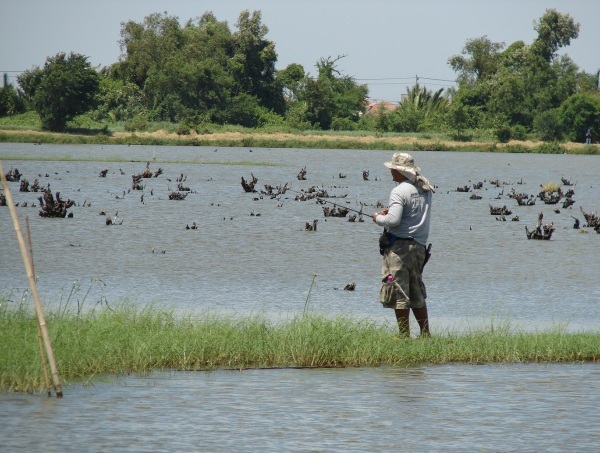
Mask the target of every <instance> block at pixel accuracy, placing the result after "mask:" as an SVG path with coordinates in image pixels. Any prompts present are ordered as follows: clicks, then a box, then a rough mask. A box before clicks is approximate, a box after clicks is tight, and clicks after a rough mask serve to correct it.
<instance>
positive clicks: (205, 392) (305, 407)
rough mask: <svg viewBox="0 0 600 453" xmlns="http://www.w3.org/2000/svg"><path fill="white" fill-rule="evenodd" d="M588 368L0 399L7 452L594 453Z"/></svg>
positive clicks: (339, 374)
mask: <svg viewBox="0 0 600 453" xmlns="http://www.w3.org/2000/svg"><path fill="white" fill-rule="evenodd" d="M599 373H600V366H599V365H598V364H585V365H533V364H529V365H510V366H505V365H485V366H478V365H445V366H425V367H414V368H375V369H372V368H369V369H362V368H358V369H354V368H353V369H327V370H322V369H321V370H290V369H284V370H249V371H248V370H247V371H243V372H233V371H216V372H172V373H152V374H151V375H149V376H118V377H116V378H113V379H111V380H110V381H107V382H102V381H101V380H99V378H96V379H95V380H94V383H93V385H87V386H84V385H77V386H72V387H69V388H68V389H67V391H66V393H65V397H64V398H63V399H62V400H57V399H56V398H53V399H48V398H46V396H42V395H37V396H31V395H22V394H10V395H6V394H4V395H0V405H1V407H2V411H0V435H1V436H2V446H3V449H4V450H5V451H14V450H23V451H30V452H58V451H60V452H79V451H127V452H138V451H140V452H142V451H143V452H147V451H206V452H217V451H240V452H253V451H286V452H287V451H290V452H291V451H294V452H304V451H361V452H362V451H415V452H417V451H461V452H462V451H479V452H491V451H493V452H498V451H505V452H509V451H514V452H540V451H544V452H562V451H593V450H595V448H596V446H597V443H598V440H599V437H600V432H599V431H598V428H597V421H598V416H599V415H600V409H598V407H600V381H599V380H598V374H599Z"/></svg>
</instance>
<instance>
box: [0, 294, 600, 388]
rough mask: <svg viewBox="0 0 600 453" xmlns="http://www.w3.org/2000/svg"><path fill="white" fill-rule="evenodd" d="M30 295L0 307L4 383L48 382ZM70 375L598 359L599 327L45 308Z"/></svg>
mask: <svg viewBox="0 0 600 453" xmlns="http://www.w3.org/2000/svg"><path fill="white" fill-rule="evenodd" d="M24 307H25V304H23V303H14V302H7V301H6V300H4V301H2V304H1V306H0V390H2V391H26V392H38V391H42V390H43V388H44V374H43V367H42V365H41V363H40V360H39V348H38V344H37V331H36V319H35V315H34V313H33V312H32V311H31V310H30V309H26V308H24ZM47 313H48V314H47V323H48V328H49V331H50V336H51V339H52V344H53V346H54V350H55V355H56V360H57V365H58V369H59V371H60V374H61V380H62V381H63V383H65V384H68V383H73V382H87V381H91V380H93V379H94V378H95V377H96V376H98V375H107V374H108V375H110V374H124V373H131V372H149V371H152V370H166V369H170V370H214V369H244V368H273V367H378V366H409V365H417V364H446V363H456V362H462V363H492V362H506V363H517V362H596V361H598V360H599V358H600V352H599V351H600V333H589V332H581V333H566V332H565V331H564V329H561V328H555V329H551V330H548V331H543V332H534V333H531V332H529V333H527V332H516V331H512V330H511V329H510V328H509V327H507V326H506V325H504V326H502V325H500V326H499V325H493V324H491V325H490V326H488V327H486V328H485V329H477V330H472V331H470V332H466V333H464V332H463V333H457V332H451V331H448V332H442V333H436V332H435V331H434V332H433V336H432V337H431V338H426V339H398V338H397V337H396V336H395V335H394V334H395V329H394V328H392V327H391V326H389V325H380V324H377V323H376V322H374V321H372V320H369V319H363V320H357V319H351V318H346V317H334V318H328V317H323V316H318V315H314V314H311V313H307V312H305V313H303V314H301V315H298V316H297V317H294V318H292V319H290V320H288V321H279V322H272V321H269V320H267V319H266V317H264V316H261V315H257V316H251V317H248V318H246V319H238V318H228V317H222V316H217V315H215V314H210V313H204V314H201V315H192V314H189V315H178V314H176V312H175V310H171V309H164V308H161V307H156V306H152V305H149V306H145V307H139V306H136V305H134V304H132V303H128V302H126V301H124V302H122V303H121V304H120V305H119V306H117V307H108V306H106V305H104V306H101V307H95V309H94V310H88V311H87V312H85V313H83V312H81V310H79V309H77V310H68V311H65V310H64V307H63V308H62V309H61V310H59V311H54V312H52V311H48V310H47Z"/></svg>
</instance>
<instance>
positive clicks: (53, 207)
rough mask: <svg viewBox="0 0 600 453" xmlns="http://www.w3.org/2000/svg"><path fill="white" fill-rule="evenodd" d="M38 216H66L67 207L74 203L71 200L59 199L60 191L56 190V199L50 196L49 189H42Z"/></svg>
mask: <svg viewBox="0 0 600 453" xmlns="http://www.w3.org/2000/svg"><path fill="white" fill-rule="evenodd" d="M38 200H39V201H40V206H41V208H42V209H40V217H62V218H63V219H64V218H65V217H66V216H67V209H69V208H70V207H71V206H73V205H74V204H75V202H74V201H73V200H70V199H69V200H67V201H64V200H61V198H60V192H56V199H54V197H53V196H52V192H51V191H50V189H47V190H44V196H43V198H42V197H39V198H38Z"/></svg>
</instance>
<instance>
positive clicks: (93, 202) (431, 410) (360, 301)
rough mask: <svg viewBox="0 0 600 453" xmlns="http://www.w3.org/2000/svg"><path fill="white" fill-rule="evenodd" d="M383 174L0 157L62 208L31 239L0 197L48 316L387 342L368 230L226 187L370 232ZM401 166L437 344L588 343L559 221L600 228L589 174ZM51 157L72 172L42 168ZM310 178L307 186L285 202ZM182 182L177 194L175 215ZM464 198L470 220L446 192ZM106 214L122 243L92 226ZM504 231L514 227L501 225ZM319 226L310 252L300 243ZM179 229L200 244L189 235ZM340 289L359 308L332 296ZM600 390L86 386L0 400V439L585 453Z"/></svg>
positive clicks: (509, 164)
mask: <svg viewBox="0 0 600 453" xmlns="http://www.w3.org/2000/svg"><path fill="white" fill-rule="evenodd" d="M390 154H391V153H389V152H378V151H351V150H344V151H330V150H280V149H277V150H267V149H248V148H175V147H107V146H104V147H103V146H47V145H41V146H36V145H7V144H2V145H0V158H1V159H2V164H3V167H4V169H5V171H8V170H9V169H10V168H11V167H17V168H18V169H19V171H20V172H21V173H23V175H24V178H26V179H28V180H29V181H30V182H33V180H34V179H35V178H38V179H39V181H40V184H43V185H47V184H50V186H51V189H52V190H53V191H54V192H56V191H60V194H61V197H62V198H63V199H66V198H71V199H73V200H75V201H76V203H77V206H75V207H73V208H72V209H71V211H72V212H73V214H74V216H73V218H71V219H43V218H40V217H39V216H38V210H39V208H34V207H31V204H32V203H35V202H37V196H38V195H36V194H33V193H20V192H19V191H18V188H19V185H18V183H11V190H12V193H13V198H14V200H15V202H18V203H19V204H20V206H19V207H17V212H18V213H19V216H20V218H21V222H22V225H24V218H25V216H28V218H29V221H30V227H31V235H32V240H33V248H34V261H35V265H36V277H37V282H38V290H39V292H40V294H41V295H42V298H43V299H44V303H45V305H46V306H47V307H48V309H51V308H53V307H54V308H55V307H57V306H61V307H64V306H65V305H68V306H69V307H70V308H75V307H76V306H77V304H80V305H82V306H83V307H84V309H85V308H91V307H94V306H95V305H97V304H100V303H102V304H106V303H108V304H116V303H119V301H122V300H123V299H124V298H129V299H131V300H132V301H133V302H134V303H139V304H147V303H150V302H152V303H155V304H161V305H168V306H170V307H173V308H174V309H176V310H181V311H183V312H186V313H189V312H190V311H192V312H194V313H197V315H198V316H201V315H202V313H203V312H205V311H211V312H217V313H224V314H228V315H231V314H237V315H240V316H243V315H247V314H248V313H263V314H264V315H266V316H269V317H273V318H274V319H279V318H286V317H289V316H293V315H294V314H295V313H298V312H301V311H302V310H304V309H305V307H307V309H309V310H311V311H315V312H321V313H324V314H333V315H337V314H347V315H351V316H356V317H360V318H364V317H369V318H372V319H377V320H381V321H382V322H389V321H391V319H390V318H391V313H390V312H388V311H385V310H382V309H381V308H380V307H379V306H378V302H377V293H378V269H379V266H380V256H379V255H378V252H377V237H378V234H379V231H378V228H377V227H375V225H373V223H372V222H370V221H369V220H368V219H367V221H365V222H348V219H347V218H346V219H340V218H324V217H323V214H322V207H321V206H320V205H318V204H316V203H314V201H305V202H302V201H295V200H294V197H295V195H296V192H292V191H288V193H286V195H285V196H282V197H279V198H278V199H270V198H269V197H264V196H263V197H260V195H259V194H247V193H245V192H243V190H242V188H241V184H240V180H241V177H242V176H243V177H244V178H246V179H249V178H250V175H251V173H252V174H254V175H255V176H256V177H257V178H258V180H259V182H258V185H257V188H259V189H263V187H264V184H272V185H283V184H285V183H286V182H289V183H291V184H292V190H294V191H301V190H302V189H307V188H309V187H311V186H317V185H318V186H319V187H323V188H325V189H327V191H328V192H329V193H330V194H331V195H337V196H338V197H340V198H332V199H330V200H332V201H333V202H335V203H339V204H343V205H346V206H348V207H351V208H353V209H360V203H364V204H366V205H369V206H366V207H365V212H368V213H370V212H372V211H373V210H375V207H374V205H375V204H376V203H378V202H382V203H385V202H386V200H387V196H388V193H389V190H390V188H391V182H390V180H389V175H388V172H387V170H386V169H385V168H384V167H383V165H382V162H383V161H385V160H387V159H388V158H389V155H390ZM413 154H414V156H415V159H416V161H417V163H418V164H419V165H420V166H421V167H422V168H423V174H424V175H425V176H427V177H428V178H430V180H431V181H432V182H434V183H435V184H436V185H437V186H438V189H437V193H436V195H435V197H434V203H435V204H434V220H433V226H432V232H431V238H430V240H431V242H432V243H433V244H434V248H433V252H434V255H433V258H432V260H431V261H430V263H429V264H428V265H427V268H426V272H425V279H426V283H427V286H428V293H429V307H430V313H431V321H432V330H433V332H434V333H435V331H436V330H437V331H444V330H446V329H452V330H453V329H457V330H461V329H469V328H473V327H475V326H477V325H479V324H489V323H491V322H494V323H497V322H499V323H508V324H510V325H511V326H513V327H514V328H522V329H528V330H536V329H541V328H546V327H548V326H559V327H561V328H565V329H567V330H571V331H580V330H594V331H597V330H598V328H599V326H600V321H598V320H599V319H600V304H598V303H597V301H598V300H600V279H599V278H598V276H599V275H600V274H599V271H598V269H599V268H600V253H599V252H600V235H597V234H596V233H594V232H593V231H591V230H589V229H588V230H585V229H583V231H587V234H586V233H584V232H582V230H576V229H573V228H572V226H573V222H574V219H573V218H572V216H575V217H577V218H579V219H580V221H581V224H582V225H583V224H584V223H585V222H584V220H583V216H582V215H581V212H580V210H579V207H580V206H581V207H583V208H584V210H585V211H586V212H590V211H592V212H597V211H598V209H599V207H600V181H599V179H598V170H599V169H600V163H599V161H598V157H592V156H589V157H588V156H570V155H557V156H544V155H509V154H483V153H477V154H466V153H444V152H435V153H428V152H415V153H413ZM16 156H21V157H23V156H26V157H29V158H31V160H25V161H22V160H21V161H19V160H14V157H16ZM11 157H12V158H13V159H11ZM62 157H70V158H74V157H81V158H82V159H85V160H87V161H64V162H61V161H44V160H43V159H45V158H53V159H60V158H62ZM153 157H155V158H156V161H154V160H153ZM102 159H105V160H106V162H99V161H94V160H102ZM110 160H113V161H114V160H117V162H109V161H110ZM148 160H149V161H150V162H151V169H152V170H156V169H158V168H159V167H160V168H162V169H163V174H162V175H160V176H158V177H157V178H152V179H148V180H145V188H144V190H143V191H130V190H129V189H130V187H131V175H132V174H137V173H140V172H141V171H143V170H144V168H145V162H146V161H148ZM304 166H306V168H307V180H306V181H299V180H297V179H296V175H297V174H298V172H299V171H300V169H301V168H302V167H304ZM104 169H107V170H108V173H107V176H106V178H100V177H99V176H98V174H99V172H100V171H102V170H104ZM363 171H369V181H364V180H363V177H362V174H363ZM122 173H123V174H122ZM182 174H183V175H184V177H185V178H186V180H185V181H184V185H185V186H188V187H189V188H190V189H191V191H190V193H189V194H188V195H187V197H186V198H185V200H183V201H173V200H169V199H168V194H169V193H170V192H171V191H173V190H176V188H177V182H176V179H177V178H178V177H180V176H181V175H182ZM340 174H342V175H345V176H346V177H345V178H340ZM46 175H47V176H46ZM561 177H566V178H567V179H571V180H572V181H573V182H574V183H576V184H575V186H573V189H574V190H575V196H574V199H575V200H576V204H575V205H574V207H573V208H571V209H566V210H564V209H562V207H561V206H558V208H560V209H559V212H558V213H555V212H554V209H556V208H557V206H547V205H543V204H541V203H540V202H539V201H538V203H537V204H536V206H533V207H518V206H516V202H515V201H514V200H512V199H509V198H508V197H507V195H508V192H509V190H510V189H511V188H514V189H515V190H516V191H517V192H522V193H529V194H534V195H535V194H537V192H538V191H539V186H540V184H545V183H547V182H560V179H561ZM169 180H170V181H169ZM495 180H498V181H500V182H506V183H507V184H506V185H504V186H503V187H496V186H494V185H492V184H491V183H490V182H491V181H495ZM479 181H482V182H484V186H483V188H482V189H481V190H479V191H477V193H478V194H480V195H481V196H482V199H481V200H477V201H475V200H470V199H469V196H470V194H465V193H459V192H457V191H456V188H457V187H462V186H464V185H470V184H472V183H474V182H479ZM564 189H565V190H566V188H564ZM142 195H143V200H142ZM344 195H345V196H346V197H345V198H341V197H342V196H344ZM23 202H27V203H28V207H23V206H21V204H22V203H23ZM84 204H85V206H84ZM505 204H506V205H507V206H508V207H509V208H510V209H511V210H512V211H513V214H512V215H511V216H508V218H507V220H506V221H501V220H497V219H496V218H495V217H494V216H491V215H490V213H489V206H490V205H492V206H502V205H505ZM104 210H106V213H107V215H109V216H110V217H111V218H114V217H115V216H116V217H117V220H119V221H120V220H122V221H123V223H122V225H113V226H107V225H106V222H105V218H106V216H105V215H100V211H104ZM540 211H541V212H543V213H544V220H547V221H548V222H553V223H554V226H555V227H556V231H555V233H554V235H553V237H552V240H551V241H531V240H527V239H526V237H525V231H524V227H525V225H527V226H529V227H530V228H531V227H533V226H534V225H535V223H536V220H537V213H538V212H540ZM515 215H518V216H519V219H520V221H518V222H516V221H511V218H512V217H514V216H515ZM315 219H318V220H319V222H318V228H317V231H316V232H309V231H305V228H304V227H305V223H306V222H312V221H313V220H315ZM193 222H196V224H197V225H198V229H196V230H187V229H186V225H188V226H190V225H192V223H193ZM0 234H1V237H2V246H3V252H2V254H0V291H2V293H3V294H4V295H5V297H7V298H8V299H9V302H8V303H18V302H19V300H21V299H22V298H25V299H27V294H26V288H27V280H26V278H25V274H24V272H23V270H22V260H21V257H20V255H19V249H18V244H17V241H16V239H15V235H14V231H13V227H12V223H11V220H10V216H9V212H8V209H7V208H0ZM163 251H164V253H162V252H163ZM313 279H314V284H313ZM348 283H355V284H356V290H355V291H344V290H343V287H344V286H345V285H346V284H348ZM599 372H600V370H599V369H598V365H595V364H588V365H510V366H503V365H492V366H466V365H451V366H442V367H415V368H408V369H404V368H401V369H396V368H391V369H390V368H382V369H342V370H261V371H244V372H241V373H240V372H227V371H218V372H211V373H178V372H172V373H152V374H150V375H148V376H116V377H115V376H110V377H106V378H104V379H103V378H101V377H96V378H94V379H93V380H92V381H91V382H89V383H87V384H85V385H74V386H70V387H67V388H66V389H64V390H65V398H63V399H62V400H57V399H55V398H53V399H47V398H46V397H45V396H43V395H34V396H31V395H19V394H3V395H0V407H1V408H2V410H1V411H0V438H1V439H2V440H1V445H2V447H3V449H7V451H13V450H16V449H23V450H24V451H114V450H117V451H173V450H180V451H224V450H225V451H258V450H266V451H273V450H277V451H340V450H343V451H398V450H403V451H585V450H590V449H592V448H593V447H595V444H597V441H598V433H597V430H596V426H595V425H596V421H597V419H598V416H599V415H600V413H599V410H598V407H599V406H600V400H599V399H598V395H600V380H599V379H598V375H599Z"/></svg>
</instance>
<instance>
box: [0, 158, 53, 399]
mask: <svg viewBox="0 0 600 453" xmlns="http://www.w3.org/2000/svg"><path fill="white" fill-rule="evenodd" d="M0 179H2V187H4V194H5V196H6V204H7V205H8V208H9V210H10V216H11V217H12V221H13V225H14V228H15V233H16V234H17V239H18V241H19V247H20V249H21V255H22V256H23V264H24V265H25V272H26V273H27V279H28V280H29V287H30V289H31V295H32V296H33V302H34V305H35V312H36V314H37V318H38V325H39V327H40V330H41V331H42V338H43V340H44V346H45V348H46V355H47V356H48V362H49V363H50V371H51V373H52V382H53V384H54V390H55V392H56V397H57V398H62V396H63V393H62V388H61V386H60V379H59V377H58V369H57V368H56V362H55V360H54V352H53V351H52V344H51V342H50V335H49V334H48V326H47V325H46V319H45V317H44V312H43V310H42V304H41V302H40V295H39V294H38V291H37V286H36V284H35V277H34V275H33V270H32V265H31V261H30V260H29V255H28V254H27V248H26V247H25V240H24V239H23V233H22V232H21V226H20V225H19V218H18V217H17V212H16V210H15V204H14V202H13V200H12V195H11V194H10V188H9V187H8V183H7V182H6V176H5V175H4V169H3V168H2V161H0Z"/></svg>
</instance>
